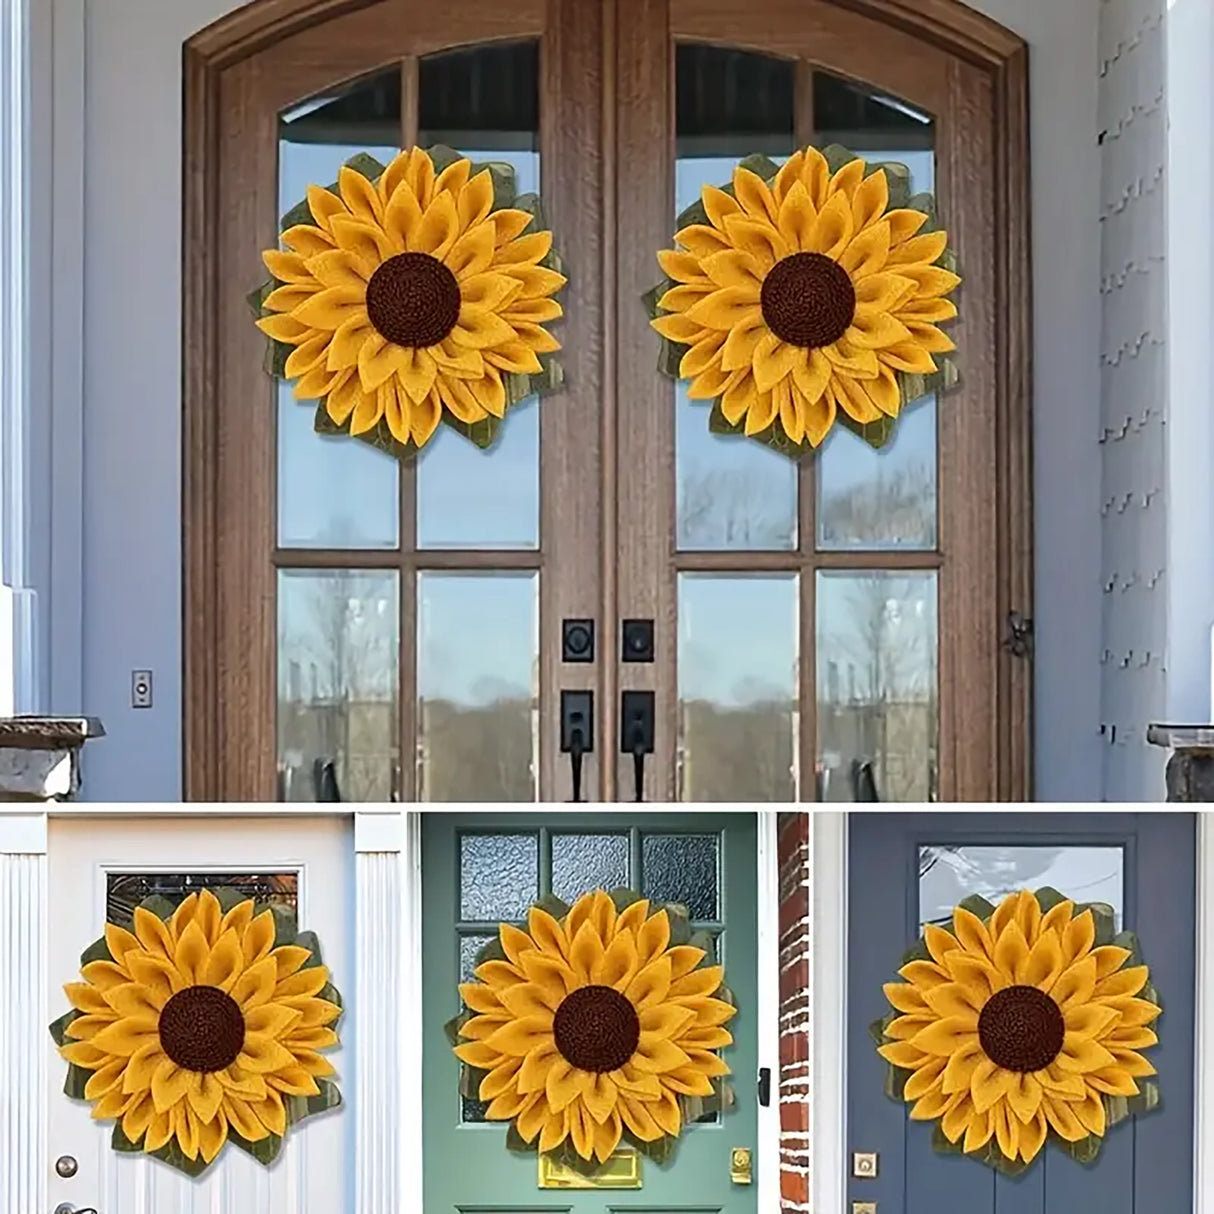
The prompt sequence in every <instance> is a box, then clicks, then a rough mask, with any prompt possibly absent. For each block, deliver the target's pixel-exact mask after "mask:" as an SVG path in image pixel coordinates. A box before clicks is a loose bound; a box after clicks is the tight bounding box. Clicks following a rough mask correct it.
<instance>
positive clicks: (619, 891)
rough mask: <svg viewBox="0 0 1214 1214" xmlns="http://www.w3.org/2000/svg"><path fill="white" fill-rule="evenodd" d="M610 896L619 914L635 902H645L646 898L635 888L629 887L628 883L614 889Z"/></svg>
mask: <svg viewBox="0 0 1214 1214" xmlns="http://www.w3.org/2000/svg"><path fill="white" fill-rule="evenodd" d="M608 896H609V897H610V898H611V901H612V904H613V905H614V906H615V909H616V913H617V914H620V913H622V912H623V911H626V910H627V909H628V908H629V907H630V906H632V905H633V903H634V902H643V901H644V900H645V899H644V898H643V897H642V896H641V895H640V894H638V893H637V891H636V890H635V889H629V888H628V887H627V886H626V885H621V886H618V887H617V888H616V889H613V890H612V891H611V893H610V894H609V895H608Z"/></svg>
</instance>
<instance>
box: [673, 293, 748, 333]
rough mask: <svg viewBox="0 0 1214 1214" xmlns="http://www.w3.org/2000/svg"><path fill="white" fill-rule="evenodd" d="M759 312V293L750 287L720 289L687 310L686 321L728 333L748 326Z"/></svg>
mask: <svg viewBox="0 0 1214 1214" xmlns="http://www.w3.org/2000/svg"><path fill="white" fill-rule="evenodd" d="M758 311H759V292H758V290H757V288H751V287H722V288H720V289H719V290H716V291H713V292H712V294H710V295H706V296H705V297H704V298H703V299H701V300H699V302H697V303H695V304H694V305H693V306H692V307H690V308H689V309H688V310H687V318H688V320H692V321H694V322H695V323H696V324H701V325H703V326H704V327H705V328H708V329H718V330H721V331H728V330H729V329H732V328H733V327H734V326H735V325H749V324H751V323H753V320H754V317H755V316H756V314H757V313H758Z"/></svg>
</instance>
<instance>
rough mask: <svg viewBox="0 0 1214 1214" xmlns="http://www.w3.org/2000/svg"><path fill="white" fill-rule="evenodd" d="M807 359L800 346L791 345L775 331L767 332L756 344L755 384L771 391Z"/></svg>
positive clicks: (762, 390) (764, 390)
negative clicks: (782, 339)
mask: <svg viewBox="0 0 1214 1214" xmlns="http://www.w3.org/2000/svg"><path fill="white" fill-rule="evenodd" d="M805 361H806V359H805V351H804V350H802V349H801V348H800V347H798V346H790V345H788V344H787V343H786V342H783V341H781V340H780V338H778V337H777V336H776V335H775V334H774V333H767V334H765V335H764V336H763V337H761V338H760V339H759V342H758V344H757V345H756V346H755V352H754V377H755V386H756V387H757V388H758V389H759V391H760V392H770V391H771V390H772V389H773V388H774V387H775V386H776V384H778V383H779V382H780V381H781V380H782V379H785V378H786V377H787V376H789V375H791V374H792V372H793V369H794V368H795V367H797V366H798V365H799V364H802V363H804V362H805Z"/></svg>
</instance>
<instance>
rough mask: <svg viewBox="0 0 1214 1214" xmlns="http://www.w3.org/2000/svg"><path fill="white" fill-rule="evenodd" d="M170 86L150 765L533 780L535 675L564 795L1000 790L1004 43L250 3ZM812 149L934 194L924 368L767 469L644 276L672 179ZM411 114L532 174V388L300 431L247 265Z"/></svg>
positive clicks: (726, 22)
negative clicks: (572, 726) (179, 752)
mask: <svg viewBox="0 0 1214 1214" xmlns="http://www.w3.org/2000/svg"><path fill="white" fill-rule="evenodd" d="M186 78H187V79H186V105H187V111H186V113H187V139H186V156H187V172H186V184H187V209H186V217H185V225H186V230H185V250H186V253H185V301H184V304H185V315H186V325H185V341H184V349H183V357H184V361H185V368H186V380H185V429H184V434H185V444H186V451H185V464H184V471H185V480H184V493H185V520H186V522H185V535H184V537H183V539H184V551H185V591H186V592H185V603H186V619H185V654H184V660H185V667H186V669H185V676H186V677H185V687H186V705H185V712H186V747H185V750H186V756H187V757H186V767H187V770H186V783H185V788H186V796H187V797H188V798H190V799H211V798H219V799H224V800H274V799H279V800H313V799H317V798H320V799H325V798H330V797H333V796H338V797H340V798H341V799H345V800H389V799H397V800H402V801H440V802H441V801H448V802H529V801H535V800H545V801H563V800H568V799H570V798H571V796H572V791H573V788H572V767H573V764H572V762H571V757H570V755H569V754H568V753H567V752H566V751H564V750H563V749H562V728H561V727H562V718H563V716H565V714H567V712H568V711H570V710H571V709H573V708H576V706H577V703H578V700H577V697H576V696H572V697H571V696H570V695H568V694H567V693H571V692H572V693H590V695H591V697H592V702H591V705H590V716H591V718H592V720H593V738H592V742H593V749H592V750H591V752H590V753H589V754H588V755H586V757H585V759H584V761H583V764H582V778H581V782H580V783H581V788H580V793H581V796H582V798H584V799H586V800H607V801H611V800H617V799H618V800H628V801H631V800H634V799H644V800H646V801H717V800H729V801H736V802H773V801H774V802H781V801H798V800H802V801H808V800H828V801H849V800H852V799H855V798H857V797H859V798H862V799H863V798H871V797H872V796H874V795H875V796H876V797H877V798H879V799H881V800H890V801H898V800H918V801H922V800H931V799H937V798H938V799H943V800H951V799H966V800H989V799H1020V798H1025V797H1027V796H1029V795H1030V777H1029V768H1030V763H1029V745H1028V731H1029V723H1028V702H1029V682H1030V680H1029V671H1030V668H1031V661H1030V655H1028V654H1027V652H1026V650H1025V647H1024V645H1023V644H1021V643H1019V641H1017V642H1016V643H1014V644H1010V645H1009V644H1008V636H1007V634H1006V626H1007V624H1006V622H1007V620H1008V619H1009V616H1010V615H1011V613H1014V612H1015V613H1020V614H1022V615H1025V616H1027V615H1028V614H1030V613H1031V607H1030V605H1029V604H1030V598H1031V586H1030V565H1031V558H1030V549H1029V544H1030V536H1031V530H1030V528H1031V512H1030V510H1029V496H1030V489H1029V471H1028V467H1029V466H1028V457H1027V451H1028V448H1027V434H1028V407H1029V406H1028V399H1027V375H1026V368H1027V360H1028V354H1027V341H1028V338H1027V332H1028V326H1027V312H1026V307H1027V305H1026V299H1027V288H1026V265H1027V247H1026V245H1025V241H1024V233H1025V231H1026V222H1027V221H1026V215H1027V153H1026V152H1025V149H1024V142H1023V141H1024V133H1025V123H1026V118H1025V114H1026V103H1025V97H1024V87H1025V62H1024V48H1023V46H1022V45H1021V44H1020V43H1019V42H1018V41H1017V40H1016V39H1014V38H1013V37H1011V36H1010V35H1008V34H1007V33H1005V32H1004V31H1002V30H1000V29H998V28H997V27H995V26H993V25H991V24H990V23H988V22H986V21H985V20H984V19H981V18H978V17H977V16H976V15H975V14H974V13H973V12H972V10H970V9H968V8H966V7H965V6H964V5H961V4H954V3H951V2H947V3H946V2H945V0H936V2H934V3H931V4H926V5H914V6H912V5H910V4H903V3H900V2H897V0H868V2H867V3H860V2H854V3H848V4H846V5H844V4H841V3H830V2H828V0H602V2H599V0H510V2H509V3H505V2H499V0H451V2H450V3H447V4H441V5H433V4H423V3H420V0H379V2H378V3H363V4H358V3H344V4H335V3H331V2H327V0H275V3H269V0H263V2H261V3H254V4H251V5H248V6H246V7H245V8H243V9H241V10H239V11H238V12H237V13H235V14H233V15H232V16H231V17H229V18H226V19H225V20H224V21H222V22H220V23H218V24H217V25H215V26H213V27H210V28H208V29H207V30H204V31H202V32H201V33H200V34H198V35H196V36H195V38H194V39H192V40H191V42H190V43H189V44H188V45H187V54H186ZM811 142H813V143H817V144H820V145H823V144H828V143H839V144H843V145H845V146H847V147H849V148H850V149H851V150H852V151H854V152H855V153H856V154H858V155H861V156H864V157H866V158H867V159H869V160H873V161H889V160H896V161H898V162H900V163H902V164H905V165H906V166H907V168H908V169H909V170H910V173H911V177H912V183H913V186H914V188H915V189H917V190H932V191H934V192H935V194H936V196H937V199H938V204H939V209H940V214H941V219H942V221H943V223H944V225H945V226H946V227H947V228H948V230H949V232H950V235H951V238H952V242H953V244H954V245H955V247H956V250H957V253H958V255H959V258H960V262H961V273H962V275H963V280H964V281H963V286H962V288H961V290H960V293H959V296H958V302H959V307H960V316H959V318H958V320H957V322H956V323H955V325H954V327H953V330H952V335H953V336H954V338H955V339H956V341H957V343H958V347H959V352H958V355H957V364H958V369H959V372H960V383H959V386H958V387H956V388H955V389H953V390H951V391H950V392H948V393H947V394H946V395H944V396H942V397H941V398H940V399H936V398H935V397H934V396H929V397H926V398H924V399H922V400H920V401H918V402H916V403H915V404H914V405H913V406H911V407H910V408H908V409H907V410H906V411H905V413H904V415H903V417H902V418H901V420H900V423H899V427H898V430H897V433H896V435H895V438H894V439H893V441H892V442H891V443H890V444H889V445H888V446H887V447H886V448H884V449H883V450H881V451H880V452H877V451H874V450H873V449H871V448H869V447H868V446H866V445H865V444H864V443H862V442H861V441H860V440H859V439H858V438H856V437H855V436H854V435H853V434H851V433H849V432H846V431H842V430H841V428H840V432H838V433H835V434H833V435H832V436H831V437H830V438H829V439H828V440H827V441H826V443H825V444H824V445H823V447H822V448H821V449H820V450H819V451H818V453H817V455H816V457H815V458H813V459H810V460H805V461H803V462H801V463H800V464H799V465H798V464H797V463H794V462H792V461H790V460H788V459H787V458H785V457H784V456H783V455H781V454H779V453H777V452H774V451H771V450H769V449H766V448H764V447H762V446H760V445H759V444H757V443H754V442H753V441H749V440H747V439H745V438H741V437H733V436H725V435H718V434H713V433H711V432H710V431H709V425H708V417H709V409H708V408H707V407H706V406H705V405H704V404H703V403H700V402H695V401H690V400H689V399H688V397H687V393H686V389H685V386H684V385H676V384H674V383H673V382H672V381H671V380H670V379H668V378H665V377H664V376H663V375H661V374H660V373H659V370H658V353H659V352H658V348H657V338H656V336H655V334H654V333H653V332H652V331H651V330H650V328H649V325H648V317H647V314H646V311H645V308H644V306H643V304H642V297H643V295H644V294H645V293H646V292H647V291H648V290H650V289H651V288H652V287H653V286H655V285H656V282H657V278H658V276H659V270H658V266H657V262H656V259H655V253H656V251H657V250H659V249H661V248H664V247H668V246H669V245H670V243H671V240H672V236H673V231H674V221H675V216H676V214H677V213H678V212H679V211H681V210H682V209H684V208H685V207H686V206H687V205H688V204H689V203H691V202H693V201H695V200H696V199H697V198H698V196H699V192H700V189H701V187H702V186H703V185H705V184H717V185H721V184H725V183H727V182H728V181H729V180H730V177H731V174H732V169H733V166H734V164H735V163H736V162H737V161H738V160H740V159H742V158H743V157H745V156H748V155H751V154H753V153H764V154H766V155H767V156H769V157H771V158H772V159H774V160H777V161H778V160H779V159H781V158H782V157H785V156H787V155H789V154H790V153H791V152H793V151H794V150H795V149H796V148H798V147H803V146H805V145H806V144H808V143H811ZM440 143H441V144H447V145H449V146H451V147H454V148H456V149H458V150H459V151H461V152H463V153H466V154H467V155H469V156H470V157H471V158H472V159H473V160H496V161H508V162H509V163H510V164H511V165H512V166H513V167H514V170H515V174H516V178H517V180H518V183H519V186H520V188H523V189H538V190H539V191H540V192H541V194H542V198H543V202H544V207H545V213H546V219H547V222H548V226H550V227H551V229H552V230H553V232H554V233H555V242H556V248H557V250H558V251H559V254H560V257H561V259H562V261H563V264H564V267H565V271H566V273H567V275H568V278H569V284H568V287H567V288H566V289H565V291H564V293H563V296H562V302H563V304H564V310H565V317H564V320H563V321H562V322H560V324H559V325H558V326H556V327H555V328H556V332H557V335H558V336H559V338H560V340H561V342H562V345H563V352H562V355H561V359H562V362H563V366H564V370H565V384H564V387H563V388H562V389H561V390H559V391H557V392H555V393H553V394H551V395H548V396H545V397H544V398H543V399H542V401H537V400H534V399H533V400H528V401H524V402H522V403H520V404H519V405H518V406H515V407H514V408H513V409H511V411H510V412H508V414H507V416H506V418H505V422H504V424H503V425H502V427H501V430H500V433H499V435H498V438H497V441H496V443H495V444H494V446H493V447H492V448H491V449H489V450H487V451H482V450H479V449H478V448H477V447H475V446H474V445H472V444H471V443H469V442H467V441H466V440H465V439H464V438H462V436H460V435H459V434H457V433H455V432H453V431H449V430H448V429H447V428H440V433H439V434H438V435H437V436H436V438H435V439H434V440H433V441H432V442H431V443H430V444H429V445H428V446H427V447H426V448H425V449H424V451H423V452H422V453H421V455H420V457H418V458H416V459H415V460H413V461H412V462H400V461H397V460H395V459H393V458H392V457H391V456H388V455H386V454H384V453H382V452H380V451H377V450H374V449H372V448H370V447H368V446H366V445H365V444H361V443H357V442H352V441H351V440H349V439H348V438H342V437H329V436H322V435H318V434H316V433H315V432H314V430H313V413H314V408H313V407H312V406H310V405H300V404H298V403H296V402H295V401H294V399H293V397H292V395H291V388H290V386H289V385H283V384H277V383H276V382H275V381H274V380H272V379H271V378H270V377H269V376H268V375H267V373H266V369H265V364H266V357H265V356H266V350H265V345H264V339H263V337H262V336H261V334H259V333H258V332H257V330H256V329H255V327H254V326H253V324H252V318H251V316H250V314H249V311H248V307H247V304H246V300H245V297H246V295H247V293H248V292H249V291H250V290H252V289H253V288H255V287H256V286H257V285H258V284H259V283H260V281H261V280H262V279H263V278H264V271H263V269H262V265H261V256H260V254H261V251H262V250H263V249H265V248H268V247H271V246H273V244H274V241H275V238H276V234H277V231H278V226H277V224H278V219H279V217H280V216H281V215H282V214H283V213H285V212H286V211H287V210H289V209H290V208H291V207H292V206H294V205H295V204H296V203H297V202H298V201H299V200H300V199H302V197H303V196H304V193H305V190H306V187H307V186H308V185H309V184H312V183H315V184H320V185H328V184H329V183H330V182H332V181H334V180H335V179H336V176H337V171H338V168H339V166H340V165H341V164H343V163H344V162H345V161H346V160H348V159H349V158H350V157H352V156H353V155H355V154H356V153H358V152H370V153H371V154H372V155H375V156H376V157H378V158H379V159H380V160H381V161H382V160H384V159H386V158H388V157H390V156H391V155H392V154H393V153H394V152H395V151H396V150H398V149H400V148H405V147H410V146H413V145H415V144H420V145H421V146H431V145H434V144H440ZM1013 639H1014V638H1013ZM630 693H640V694H639V695H638V694H630ZM583 703H584V701H583ZM634 713H639V714H640V716H641V717H645V716H648V719H649V721H650V723H651V725H652V729H651V730H650V734H651V737H649V738H648V739H647V743H651V745H649V744H647V745H645V746H643V747H642V748H641V749H642V755H641V760H640V767H639V768H638V764H637V760H636V758H635V756H634V754H633V753H632V751H633V747H632V742H633V740H634V739H635V736H636V734H635V731H634V730H633V729H632V726H633V725H634V724H635V723H636V722H635V721H634V720H633V717H632V714H634ZM566 723H567V722H566ZM625 726H626V727H627V728H625ZM565 740H566V741H567V740H568V737H567V736H566V739H565ZM638 770H639V773H640V775H639V780H640V787H639V789H638Z"/></svg>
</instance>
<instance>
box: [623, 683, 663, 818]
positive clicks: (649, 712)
mask: <svg viewBox="0 0 1214 1214" xmlns="http://www.w3.org/2000/svg"><path fill="white" fill-rule="evenodd" d="M654 717H655V704H654V693H653V692H652V691H625V692H624V693H623V694H622V695H621V697H620V750H621V752H622V753H624V754H626V755H632V771H633V779H634V781H635V785H636V800H638V801H643V800H644V799H645V756H646V755H651V754H653V747H654V731H655V720H654Z"/></svg>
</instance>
